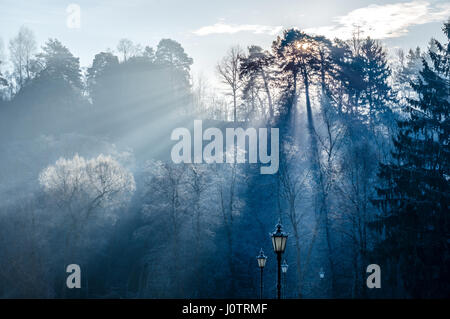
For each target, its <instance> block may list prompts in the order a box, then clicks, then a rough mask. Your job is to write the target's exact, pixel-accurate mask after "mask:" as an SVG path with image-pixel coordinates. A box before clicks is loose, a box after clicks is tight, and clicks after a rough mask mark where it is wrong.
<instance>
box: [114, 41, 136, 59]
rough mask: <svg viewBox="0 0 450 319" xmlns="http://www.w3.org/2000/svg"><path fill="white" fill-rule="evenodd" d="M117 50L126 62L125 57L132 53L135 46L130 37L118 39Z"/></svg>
mask: <svg viewBox="0 0 450 319" xmlns="http://www.w3.org/2000/svg"><path fill="white" fill-rule="evenodd" d="M117 51H119V53H120V54H122V59H123V62H127V59H128V58H129V57H130V56H132V55H133V54H134V51H135V46H134V44H133V41H131V40H130V39H120V40H119V43H118V44H117Z"/></svg>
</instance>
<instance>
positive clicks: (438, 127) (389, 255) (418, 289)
mask: <svg viewBox="0 0 450 319" xmlns="http://www.w3.org/2000/svg"><path fill="white" fill-rule="evenodd" d="M443 30H444V33H445V35H446V36H447V41H449V40H450V22H447V23H445V25H444V28H443ZM435 43H436V47H437V52H433V51H432V50H429V51H428V55H429V58H430V60H431V61H432V65H430V64H429V63H428V62H427V61H426V60H425V59H423V60H422V63H423V69H422V71H421V72H420V77H419V78H418V79H417V80H416V81H415V82H413V83H412V88H413V90H414V91H415V92H416V93H417V96H418V99H416V100H414V99H411V100H409V105H408V106H407V107H406V108H405V112H406V113H407V114H408V117H407V118H406V119H404V120H401V121H399V122H398V125H399V130H400V131H399V133H398V135H397V136H396V138H395V139H394V151H393V154H392V155H393V160H392V161H391V162H389V163H381V164H380V173H379V177H380V179H381V181H382V182H383V184H382V186H380V187H379V188H378V190H377V191H378V195H379V198H378V199H376V200H375V203H377V204H378V205H379V207H380V208H381V211H382V213H381V214H380V216H379V217H378V219H377V221H376V222H375V223H373V226H374V227H375V229H376V230H377V231H378V233H379V234H380V240H379V241H378V242H377V244H376V249H375V251H376V252H377V253H378V254H379V256H380V257H382V258H383V260H384V262H385V263H386V264H388V265H390V266H391V269H393V271H392V272H391V278H390V280H389V284H390V285H391V286H392V288H396V287H398V286H400V287H401V289H403V291H404V292H405V293H406V294H407V295H409V296H411V297H414V298H426V297H439V296H440V297H448V296H449V294H450V290H449V286H448V282H449V280H450V271H449V270H450V254H449V252H450V250H449V243H448V236H449V233H450V219H449V213H448V208H449V206H450V197H449V190H450V188H449V186H450V185H449V176H448V172H449V169H450V167H449V166H450V161H449V160H450V149H449V141H450V134H449V133H450V122H449V111H450V102H449V99H448V96H449V92H450V78H449V69H450V44H449V43H450V41H449V42H447V43H446V44H445V45H442V44H441V43H439V42H438V41H436V40H435ZM397 271H398V275H396V273H397Z"/></svg>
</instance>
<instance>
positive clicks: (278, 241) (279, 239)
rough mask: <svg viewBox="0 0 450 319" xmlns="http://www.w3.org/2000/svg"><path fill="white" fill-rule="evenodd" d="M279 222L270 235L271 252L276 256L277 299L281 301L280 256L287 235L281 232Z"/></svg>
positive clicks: (284, 246) (284, 247)
mask: <svg viewBox="0 0 450 319" xmlns="http://www.w3.org/2000/svg"><path fill="white" fill-rule="evenodd" d="M281 228H282V226H281V221H278V224H277V226H276V230H275V231H274V232H273V233H272V234H271V237H272V245H273V250H274V252H275V253H276V254H277V262H278V281H277V298H278V299H281V255H282V254H283V253H284V250H285V249H286V241H287V238H288V235H287V234H286V233H285V232H283V231H282V229H281Z"/></svg>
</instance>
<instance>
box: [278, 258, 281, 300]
mask: <svg viewBox="0 0 450 319" xmlns="http://www.w3.org/2000/svg"><path fill="white" fill-rule="evenodd" d="M277 262H278V281H277V297H278V299H281V252H277Z"/></svg>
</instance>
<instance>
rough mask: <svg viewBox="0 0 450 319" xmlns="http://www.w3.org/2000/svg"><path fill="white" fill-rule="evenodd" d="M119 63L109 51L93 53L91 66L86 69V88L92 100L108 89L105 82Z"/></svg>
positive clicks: (95, 99)
mask: <svg viewBox="0 0 450 319" xmlns="http://www.w3.org/2000/svg"><path fill="white" fill-rule="evenodd" d="M118 65H119V59H118V58H117V56H115V55H113V54H112V53H110V52H100V53H98V54H96V55H95V57H94V61H93V62H92V66H91V67H90V68H89V69H88V70H87V89H88V91H89V94H90V97H91V98H92V100H93V101H94V102H97V100H98V99H99V94H100V93H101V92H104V91H105V90H107V89H108V83H105V82H107V81H108V80H110V79H109V77H111V76H112V75H113V72H114V71H115V70H116V69H115V68H116V67H117V66H118Z"/></svg>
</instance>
